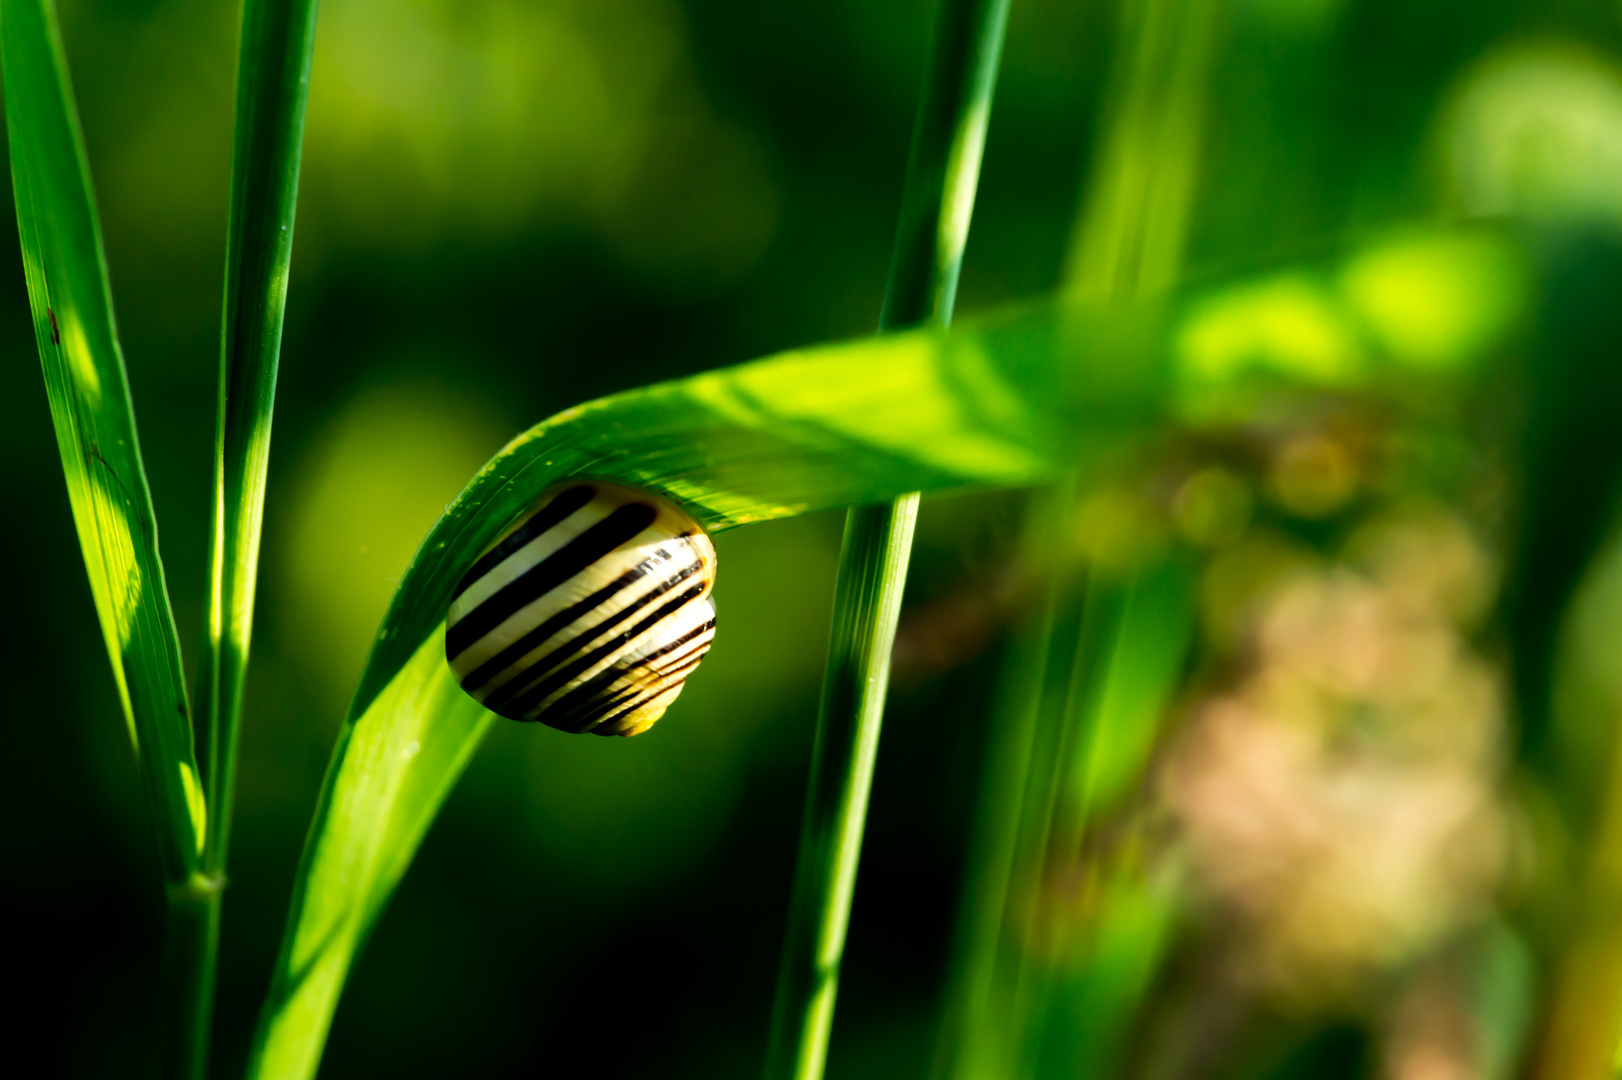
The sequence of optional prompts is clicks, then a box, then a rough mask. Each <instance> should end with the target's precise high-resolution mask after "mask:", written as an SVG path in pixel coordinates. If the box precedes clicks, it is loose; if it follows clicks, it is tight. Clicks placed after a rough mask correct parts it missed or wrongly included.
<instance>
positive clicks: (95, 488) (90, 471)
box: [0, 0, 205, 884]
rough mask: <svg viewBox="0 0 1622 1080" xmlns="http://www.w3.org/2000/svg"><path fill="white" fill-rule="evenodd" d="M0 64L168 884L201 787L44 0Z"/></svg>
mask: <svg viewBox="0 0 1622 1080" xmlns="http://www.w3.org/2000/svg"><path fill="white" fill-rule="evenodd" d="M0 68H3V72H4V77H5V99H6V127H7V134H8V137H9V142H10V151H11V174H12V186H13V189H14V192H15V195H16V199H17V226H18V232H19V236H20V239H21V243H22V252H23V265H24V271H25V273H26V276H27V279H28V298H29V303H30V306H31V308H32V311H33V319H34V336H35V339H36V341H37V342H38V345H39V354H40V361H41V364H42V366H43V367H44V371H45V388H46V393H47V395H48V397H49V399H50V405H51V420H52V422H53V424H54V425H55V428H56V440H57V446H58V448H59V449H60V451H61V454H62V469H63V472H64V474H65V475H66V478H67V486H68V497H69V500H70V502H71V503H72V506H73V520H74V525H75V526H76V528H77V529H78V533H79V543H80V546H81V547H82V548H83V550H84V558H85V566H86V569H87V570H88V571H89V575H90V589H91V592H92V594H93V595H94V597H95V603H96V613H97V615H98V616H99V617H100V620H101V629H102V636H103V637H104V638H105V640H106V643H107V652H108V654H109V656H110V657H111V659H112V665H113V675H114V678H115V680H116V681H117V684H118V691H119V696H120V698H121V703H122V705H123V709H124V716H125V719H126V721H127V722H128V723H129V726H130V735H131V737H132V738H133V739H134V741H135V743H136V748H137V753H138V755H139V758H140V762H141V774H142V782H143V785H144V787H145V790H146V796H147V800H148V803H149V805H150V807H151V809H152V812H153V815H154V818H155V820H156V824H157V829H158V838H159V849H160V853H161V856H162V859H163V868H164V875H165V877H166V879H167V880H168V881H169V882H171V883H172V884H179V883H182V882H184V881H185V880H186V879H187V877H188V876H189V875H190V874H191V873H192V872H193V870H194V869H195V868H196V866H197V860H198V855H199V852H200V850H201V848H202V844H203V839H204V830H205V810H204V804H203V796H202V787H201V784H200V782H199V778H198V775H197V765H196V761H195V758H194V753H193V749H192V732H191V719H190V714H189V708H188V705H187V699H186V690H185V683H184V681H183V678H182V675H181V662H180V644H179V640H178V638H177V636H176V633H175V622H174V615H173V612H172V611H171V609H170V605H169V593H168V588H167V586H166V585H165V582H164V575H163V563H162V561H161V560H160V559H159V557H158V531H157V522H156V520H155V518H154V516H153V511H152V496H151V493H150V492H149V490H148V488H147V482H146V473H145V471H144V469H143V468H142V465H141V451H140V447H139V445H138V443H137V441H136V437H135V414H134V409H133V407H132V405H131V402H130V392H129V384H128V382H127V380H126V378H125V374H124V360H123V355H122V353H121V352H120V350H119V345H118V336H117V332H116V330H115V328H114V325H113V308H112V299H111V294H110V291H109V287H108V283H107V264H106V259H105V257H104V255H103V252H102V242H101V228H100V225H99V224H98V222H97V217H96V209H95V202H94V198H93V196H92V194H91V188H90V171H89V167H88V165H87V164H86V160H85V153H84V140H83V138H82V136H81V134H80V131H79V122H78V113H77V111H76V109H75V106H74V103H73V94H72V90H71V89H70V87H69V84H68V78H67V63H66V60H65V59H64V57H63V52H62V42H61V35H60V33H59V32H58V29H57V25H56V15H55V10H54V8H52V6H51V5H50V3H49V0H6V3H4V4H3V5H0Z"/></svg>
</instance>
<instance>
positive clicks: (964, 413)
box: [249, 240, 1526, 1080]
mask: <svg viewBox="0 0 1622 1080" xmlns="http://www.w3.org/2000/svg"><path fill="white" fill-rule="evenodd" d="M1472 243H1476V241H1472ZM1479 243H1480V244H1485V245H1486V246H1478V247H1472V248H1470V249H1469V250H1471V251H1472V252H1475V254H1474V255H1473V256H1472V258H1473V259H1475V260H1477V261H1479V260H1483V259H1489V258H1494V257H1497V258H1505V259H1509V258H1511V254H1506V253H1513V251H1514V250H1515V249H1512V248H1507V247H1504V246H1502V245H1501V244H1499V242H1498V241H1496V240H1481V241H1479ZM1494 252H1496V253H1497V255H1496V256H1495V255H1493V254H1492V253H1494ZM1437 265H1438V266H1439V267H1442V268H1444V269H1445V267H1446V266H1448V265H1451V264H1437ZM1474 265H1475V263H1472V264H1471V266H1474ZM1504 265H1506V266H1511V265H1519V264H1518V263H1513V262H1506V263H1505V264H1504ZM1455 269H1456V270H1458V272H1459V273H1462V274H1465V275H1466V276H1468V274H1469V273H1473V272H1474V271H1473V270H1470V269H1469V268H1463V269H1460V268H1457V267H1455ZM1506 272H1508V271H1506ZM1515 280H1516V281H1519V282H1520V284H1518V285H1516V286H1515V288H1520V289H1524V288H1525V287H1526V285H1525V282H1524V281H1523V280H1521V279H1515ZM1436 287H1437V288H1438V289H1452V290H1453V293H1452V294H1449V295H1458V294H1461V293H1460V289H1459V283H1458V282H1453V281H1451V280H1450V282H1443V283H1439V284H1437V285H1436ZM1256 289H1257V286H1255V285H1254V284H1251V283H1247V284H1244V285H1242V286H1237V287H1234V288H1230V289H1224V290H1221V291H1219V292H1218V293H1217V294H1215V295H1208V296H1196V297H1193V298H1190V299H1189V300H1187V301H1184V302H1181V303H1177V304H1168V305H1157V306H1155V307H1153V308H1143V309H1139V310H1120V311H1112V312H1087V311H1081V310H1077V309H1072V308H1068V307H1064V306H1062V305H1059V304H1057V303H1053V302H1048V303H1044V304H1040V305H1036V306H1032V307H1028V308H1024V309H1019V310H1015V311H1011V312H1006V313H1002V314H1000V315H997V316H994V317H990V318H984V319H979V320H974V321H973V322H971V323H969V324H966V325H964V326H960V327H959V328H957V329H955V330H953V331H952V332H950V333H948V332H946V331H944V330H942V329H938V328H930V329H923V330H916V331H909V332H906V333H897V334H890V335H885V336H881V337H877V338H869V339H863V340H860V341H855V342H850V343H845V344H835V345H828V346H823V347H819V348H814V349H806V350H801V351H796V352H790V353H785V354H782V355H779V356H776V357H772V358H769V359H766V360H761V361H757V362H754V363H750V364H744V365H742V366H739V367H735V368H728V369H723V370H720V371H715V372H710V373H707V374H703V375H698V376H694V377H692V378H688V379H682V380H677V381H674V382H668V383H661V384H658V385H654V386H649V387H644V388H642V389H638V390H633V391H628V392H626V393H623V394H617V395H614V396H612V397H608V398H604V399H601V400H599V401H595V402H591V403H589V404H586V405H582V406H579V407H577V408H574V409H570V410H568V411H566V412H563V413H560V414H558V415H557V416H555V417H553V418H552V419H550V420H547V421H545V422H543V423H541V424H539V425H537V426H536V427H534V428H532V429H531V430H530V431H528V432H526V433H525V434H524V435H522V436H520V437H519V438H518V439H516V440H514V441H513V442H512V443H510V444H509V445H508V446H507V447H506V448H505V449H503V450H502V451H501V453H500V454H498V455H497V456H496V457H495V458H494V459H492V460H491V461H490V462H489V464H487V465H486V466H485V467H484V468H483V469H482V470H481V471H480V472H479V474H478V475H477V476H475V477H474V478H473V480H472V481H471V482H470V483H469V485H468V487H467V488H466V489H465V490H464V491H463V492H462V494H461V495H460V496H459V497H458V498H457V499H456V501H455V502H454V503H452V504H451V506H450V507H449V508H448V509H447V511H446V513H445V515H444V516H443V517H442V518H441V519H440V521H439V522H438V523H437V524H436V525H435V526H434V528H433V530H432V531H431V532H430V533H429V535H428V537H427V538H426V539H425V540H424V541H423V544H422V546H421V548H419V549H418V552H417V556H416V558H415V559H414V561H413V563H412V565H411V567H410V568H409V569H408V570H407V572H406V575H405V577H404V578H403V579H402V581H401V583H400V587H399V589H398V590H397V591H396V593H395V596H394V599H393V601H392V602H391V605H390V608H389V612H388V614H387V616H386V617H385V619H384V622H383V626H382V628H381V630H380V632H379V634H378V638H377V641H376V643H375V644H374V646H373V649H372V655H371V658H370V660H369V661H368V664H367V668H366V672H365V674H364V675H363V677H362V681H361V684H360V687H359V690H358V691H357V693H356V696H355V700H354V702H353V703H352V705H351V707H350V710H349V716H348V719H347V721H346V723H345V725H344V727H343V730H342V734H341V735H340V738H339V742H338V745H337V747H336V749H335V750H334V753H333V759H332V763H331V765H330V766H329V768H328V771H327V777H326V781H325V783H324V785H323V789H322V795H321V799H320V801H319V803H318V805H317V809H316V813H315V819H314V821H313V822H312V824H311V828H310V834H309V839H308V841H307V843H306V846H305V851H304V855H303V858H302V861H301V864H300V867H299V871H298V875H297V877H296V878H295V882H294V893H293V901H292V905H291V909H290V911H289V918H288V926H287V930H286V933H285V935H284V938H283V942H282V950H281V954H280V956H279V958H278V961H277V966H276V970H275V973H274V976H273V980H272V985H271V988H270V991H269V993H268V995H267V999H266V1002H265V1006H264V1009H263V1011H262V1013H261V1018H260V1027H259V1032H258V1034H257V1036H256V1039H255V1044H254V1049H253V1054H252V1059H251V1062H250V1068H249V1075H250V1076H253V1077H265V1078H268V1077H275V1078H277V1080H299V1078H304V1077H309V1076H311V1075H313V1071H314V1069H315V1067H316V1064H317V1063H318V1060H319V1056H320V1052H321V1046H322V1044H323V1042H324V1040H325V1038H326V1032H327V1028H328V1025H329V1024H330V1022H331V1019H332V1013H333V1010H334V1008H335V1007H336V1005H337V1000H338V996H339V994H340V992H341V990H342V987H343V982H344V979H345V977H346V976H347V972H348V968H349V966H350V964H351V962H352V960H353V958H354V955H355V951H356V950H357V949H358V948H359V946H360V945H361V943H362V942H363V941H364V940H365V937H366V935H367V933H368V932H369V930H370V928H371V926H372V924H373V923H374V921H375V920H376V918H377V915H378V913H379V912H380V911H381V909H382V907H383V905H384V903H385V901H386V899H387V896H388V894H389V892H390V891H391V890H392V888H393V887H394V884H395V883H396V882H397V881H398V880H399V878H400V876H401V874H403V872H404V870H405V868H406V866H407V864H408V863H409V862H410V860H411V858H412V856H413V854H414V853H415V851H416V847H417V845H418V843H419V842H420V841H421V838H422V836H423V834H424V832H425V831H426V829H427V827H428V825H429V823H430V822H431V821H432V819H433V817H434V815H435V813H437V811H438V809H439V806H440V803H441V801H442V800H443V798H444V796H445V795H446V794H447V793H448V792H449V791H450V789H451V786H452V785H453V784H454V783H455V780H456V778H457V776H458V775H459V774H460V772H461V770H462V768H463V766H464V765H465V764H466V762H467V760H468V758H469V756H470V755H471V754H472V752H473V749H474V748H475V746H476V745H477V743H478V740H479V738H480V737H481V736H482V734H483V733H484V731H485V730H486V722H487V718H488V714H486V713H484V712H483V711H482V710H480V709H479V708H477V707H476V706H475V705H473V703H472V701H471V699H469V698H466V697H465V696H464V695H462V694H461V692H460V690H458V689H456V687H455V685H454V683H453V682H452V681H451V678H450V675H449V672H448V669H447V668H446V665H445V663H444V655H443V649H442V648H441V646H440V643H439V638H438V635H439V634H441V633H442V627H443V622H444V617H445V610H446V607H447V605H448V604H449V602H450V597H451V592H452V590H453V589H454V587H455V584H456V582H457V580H458V579H459V578H460V577H461V575H462V574H463V573H464V572H465V570H466V568H467V566H468V565H469V564H470V563H471V562H472V561H473V559H474V558H475V557H477V555H478V554H479V553H480V552H481V551H482V550H483V549H484V548H485V547H486V546H488V545H489V544H490V543H491V542H492V541H493V540H494V539H495V538H496V536H497V535H499V533H500V532H501V530H502V529H503V528H505V527H506V526H507V525H508V524H509V523H510V522H511V521H512V519H513V518H514V517H516V516H517V515H518V514H519V513H520V512H521V511H522V510H523V509H524V508H525V507H527V506H528V505H529V503H530V502H531V501H532V500H533V499H534V498H535V497H536V496H537V495H538V494H539V493H540V492H541V491H542V490H544V489H545V488H546V487H548V486H550V485H551V484H552V483H555V482H556V481H557V480H559V479H560V478H563V477H566V476H570V475H588V476H594V477H599V478H602V479H612V480H617V481H620V482H623V483H627V484H632V485H635V486H638V487H641V488H644V489H647V490H650V491H654V492H658V493H661V494H664V495H666V496H668V497H670V498H672V499H673V500H675V501H678V502H680V503H682V504H684V505H685V506H686V508H687V509H688V510H689V511H690V512H691V513H693V514H694V516H695V517H696V518H697V519H698V520H699V521H701V522H702V523H703V524H704V525H705V526H706V527H707V528H709V529H711V530H721V529H726V528H731V527H734V526H738V525H745V524H749V523H751V522H758V521H766V520H771V519H775V518H783V517H789V516H793V515H795V514H800V513H806V512H810V511H815V510H823V509H829V508H832V507H838V506H850V505H854V504H862V503H874V502H887V501H891V500H894V499H896V498H898V497H900V496H901V495H903V494H906V493H908V492H912V491H925V492H928V491H942V490H948V489H953V488H964V487H973V486H978V487H992V486H1009V485H1023V484H1032V483H1038V482H1043V481H1047V480H1051V479H1052V478H1054V477H1055V476H1057V475H1060V474H1062V473H1064V472H1066V471H1068V470H1070V469H1078V468H1079V469H1081V470H1083V471H1084V472H1085V471H1086V470H1087V469H1089V468H1092V469H1097V468H1099V467H1101V465H1102V463H1104V462H1107V461H1110V460H1119V459H1120V455H1121V454H1123V453H1124V452H1126V451H1127V450H1129V449H1130V448H1131V447H1133V446H1137V445H1141V440H1142V439H1143V438H1145V437H1146V436H1147V434H1148V433H1149V432H1152V431H1154V430H1156V428H1157V425H1161V424H1163V423H1165V422H1166V421H1167V420H1181V419H1184V418H1189V417H1193V418H1197V419H1201V418H1202V419H1201V422H1208V421H1209V419H1210V418H1211V417H1212V416H1217V417H1221V416H1226V415H1235V416H1238V415H1245V414H1246V410H1249V409H1250V408H1251V407H1252V406H1253V403H1254V397H1253V395H1254V394H1256V393H1258V392H1265V393H1267V394H1268V395H1269V399H1270V400H1272V401H1274V402H1277V401H1278V400H1280V398H1279V395H1280V394H1284V393H1287V392H1288V391H1289V388H1290V387H1292V386H1293V387H1296V388H1297V390H1296V392H1301V393H1307V392H1312V388H1314V387H1316V388H1324V387H1328V388H1335V389H1339V390H1340V391H1342V392H1345V391H1347V390H1349V389H1352V388H1354V387H1357V386H1360V385H1363V384H1366V383H1371V381H1372V383H1373V384H1376V385H1377V384H1379V383H1380V382H1381V380H1383V379H1386V378H1394V379H1396V380H1397V383H1398V384H1399V385H1401V386H1403V387H1408V386H1409V384H1410V382H1411V380H1412V379H1414V378H1421V379H1424V380H1426V384H1427V385H1431V384H1433V383H1434V384H1435V386H1436V390H1435V392H1434V393H1431V394H1422V395H1403V396H1400V397H1394V398H1393V401H1392V407H1393V408H1399V407H1400V406H1401V405H1402V404H1404V403H1406V402H1408V401H1410V400H1411V401H1414V402H1426V401H1437V400H1446V399H1447V394H1446V392H1445V388H1446V387H1447V386H1451V385H1454V384H1455V380H1456V376H1457V374H1458V372H1457V371H1449V372H1441V373H1430V374H1428V375H1427V374H1423V373H1415V372H1412V371H1410V370H1408V369H1406V368H1404V367H1402V366H1401V365H1391V364H1389V363H1386V362H1385V361H1383V360H1382V359H1381V356H1380V354H1377V353H1373V352H1370V351H1368V350H1367V349H1365V348H1363V347H1362V346H1358V345H1355V343H1353V342H1349V343H1348V347H1349V348H1357V349H1358V350H1360V351H1359V352H1358V354H1357V355H1358V356H1359V357H1360V359H1358V360H1357V362H1356V365H1355V366H1351V367H1347V368H1337V369H1335V370H1333V371H1330V372H1327V373H1326V372H1325V371H1322V370H1320V369H1318V368H1315V367H1313V366H1312V364H1310V363H1307V362H1304V361H1303V360H1302V358H1300V357H1298V356H1296V355H1295V354H1293V353H1291V352H1290V351H1289V349H1288V348H1285V347H1284V346H1282V345H1281V346H1280V351H1273V352H1268V351H1264V352H1262V353H1260V354H1256V353H1253V352H1251V351H1248V344H1247V351H1246V352H1245V353H1244V354H1243V355H1242V356H1241V355H1238V354H1236V355H1235V356H1233V357H1231V358H1230V362H1228V363H1227V364H1225V365H1214V361H1213V360H1212V358H1211V356H1209V355H1207V354H1205V353H1202V352H1199V351H1198V350H1196V352H1195V353H1194V354H1190V353H1189V352H1188V348H1187V345H1186V342H1187V341H1188V340H1189V335H1190V334H1193V335H1194V337H1195V339H1196V340H1203V339H1202V338H1201V337H1200V335H1201V333H1203V331H1202V329H1201V328H1202V327H1205V326H1207V325H1208V324H1209V323H1210V321H1211V320H1212V319H1217V320H1219V321H1220V322H1222V325H1223V326H1224V327H1227V326H1229V324H1230V323H1231V321H1232V320H1233V319H1234V318H1235V314H1234V312H1235V307H1234V305H1235V304H1236V303H1239V304H1241V306H1242V305H1243V304H1248V303H1252V302H1253V301H1251V300H1247V299H1246V298H1247V297H1251V296H1253V295H1254V294H1255V293H1256ZM1263 295H1266V294H1265V292H1264V294H1263ZM1493 295H1494V296H1499V297H1502V296H1504V295H1506V294H1502V293H1493ZM1515 295H1518V294H1515ZM1236 296H1237V297H1238V300H1235V299H1234V297H1236ZM1513 301H1514V296H1513V295H1510V296H1509V302H1511V303H1513ZM1325 302H1326V303H1328V304H1331V305H1332V306H1333V305H1335V304H1337V303H1339V301H1337V300H1335V294H1333V293H1332V292H1331V291H1328V290H1326V292H1325ZM1492 310H1493V311H1494V312H1496V311H1497V310H1498V307H1497V306H1496V305H1495V306H1494V308H1493V309H1492ZM1339 317H1341V318H1345V319H1347V320H1351V319H1354V318H1355V313H1353V312H1351V311H1350V310H1347V311H1346V312H1345V313H1343V314H1342V315H1341V316H1339ZM1492 317H1493V318H1496V316H1495V315H1494V316H1492ZM1264 321H1265V320H1264ZM1348 325H1349V326H1350V325H1352V324H1351V323H1348ZM1492 325H1493V326H1496V327H1497V328H1496V329H1495V330H1493V331H1492V332H1491V333H1487V332H1486V331H1479V330H1472V333H1473V334H1474V335H1475V336H1474V338H1473V339H1472V340H1475V341H1476V342H1477V343H1478V346H1479V347H1480V348H1483V349H1484V348H1487V347H1490V346H1492V345H1494V344H1495V343H1497V342H1500V341H1502V340H1503V339H1504V337H1505V335H1506V333H1507V332H1508V331H1509V329H1510V328H1511V324H1504V323H1493V324H1492ZM1245 340H1247V341H1248V339H1245ZM1191 355H1192V356H1193V357H1194V359H1189V357H1190V356H1191ZM1196 391H1197V395H1196V394H1195V392H1196ZM717 647H718V648H726V639H725V636H724V632H723V636H722V637H721V639H720V643H719V645H718V646H717ZM666 722H667V723H679V722H680V717H679V715H678V716H673V717H671V718H669V719H668V720H667V721H666ZM535 734H536V736H537V737H539V738H547V737H561V736H552V735H551V733H550V732H542V731H537V732H535ZM655 737H657V736H655Z"/></svg>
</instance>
